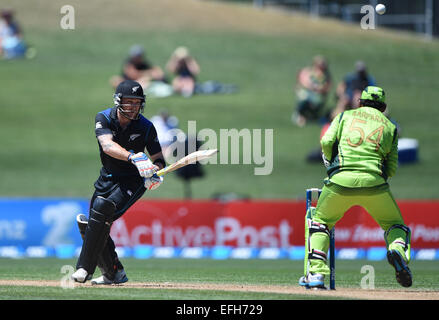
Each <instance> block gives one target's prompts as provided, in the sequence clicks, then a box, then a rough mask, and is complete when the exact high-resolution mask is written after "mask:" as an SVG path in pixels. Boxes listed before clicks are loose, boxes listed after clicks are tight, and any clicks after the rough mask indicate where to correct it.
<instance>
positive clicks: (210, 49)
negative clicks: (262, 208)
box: [0, 0, 439, 199]
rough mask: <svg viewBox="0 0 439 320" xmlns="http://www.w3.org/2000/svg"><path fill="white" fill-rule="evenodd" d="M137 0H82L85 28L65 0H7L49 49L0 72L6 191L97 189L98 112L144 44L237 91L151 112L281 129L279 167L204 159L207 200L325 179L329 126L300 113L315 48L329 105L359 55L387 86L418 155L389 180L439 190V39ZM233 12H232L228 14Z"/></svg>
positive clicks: (166, 188) (179, 187)
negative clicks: (304, 119) (298, 120)
mask: <svg viewBox="0 0 439 320" xmlns="http://www.w3.org/2000/svg"><path fill="white" fill-rule="evenodd" d="M133 3H134V2H133ZM135 3H136V6H137V7H136V9H135V10H130V11H129V12H124V11H123V10H129V8H128V7H127V8H126V6H124V7H123V8H121V7H120V6H117V4H116V2H115V3H114V6H112V5H111V3H109V2H105V4H99V1H94V2H93V5H91V4H88V3H84V2H81V3H79V2H78V1H71V2H70V3H69V4H71V5H73V6H76V8H77V10H76V14H77V18H76V29H75V30H62V29H61V28H60V26H59V20H60V19H61V15H60V13H59V12H60V7H61V6H62V5H64V3H63V2H62V1H47V0H46V1H40V2H38V4H37V3H36V2H35V1H20V2H19V3H17V1H10V0H8V1H6V4H5V6H7V5H9V7H11V8H15V9H16V11H17V18H18V19H19V21H20V22H21V23H22V26H23V29H24V34H25V39H26V40H27V41H28V42H30V43H31V44H32V45H33V46H34V47H35V48H36V49H37V51H38V54H37V56H36V57H35V58H34V59H32V60H25V61H1V63H0V73H1V74H2V75H8V76H7V77H8V79H7V81H3V82H2V85H1V86H0V97H1V101H2V106H3V107H2V116H1V119H0V122H1V125H0V136H1V137H2V148H1V150H0V167H1V168H3V170H2V179H1V181H0V196H39V197H44V196H57V197H58V196H59V197H70V196H72V197H89V196H90V195H91V194H92V191H93V189H92V184H93V182H94V181H95V179H96V178H97V176H98V171H99V168H100V163H99V158H98V149H97V142H96V139H95V137H94V132H93V129H94V128H93V125H94V116H95V114H96V113H97V112H98V111H100V110H102V109H104V108H106V107H108V106H111V105H112V94H113V90H112V88H111V87H110V85H109V83H108V80H109V78H110V76H112V75H114V74H118V73H119V72H120V69H121V63H122V61H123V59H124V58H125V57H126V55H127V52H128V50H129V48H130V46H131V45H132V44H135V43H140V44H142V45H144V46H145V48H146V52H147V56H148V58H149V59H150V60H151V61H152V62H153V63H155V64H158V65H160V66H161V67H164V65H165V63H166V61H167V59H168V58H169V56H170V54H171V52H172V51H173V50H174V49H175V48H176V47H177V46H179V45H182V44H184V45H186V46H188V47H189V48H190V49H191V51H192V53H193V54H194V56H196V58H197V59H198V60H199V63H200V65H201V70H202V71H201V74H200V77H199V81H201V82H202V81H207V80H217V81H220V82H223V83H231V84H235V85H237V86H238V88H239V91H238V92H237V93H235V94H231V95H210V96H194V97H193V98H190V99H184V98H181V97H170V98H165V99H149V100H148V101H147V105H146V108H145V116H147V117H150V116H152V115H154V114H156V113H157V112H158V111H159V110H160V109H161V108H167V109H168V110H169V111H170V112H171V113H172V114H174V115H176V116H177V117H178V118H179V120H180V124H181V128H182V129H183V130H186V127H187V122H188V121H190V120H196V121H197V128H198V129H203V128H211V129H213V130H215V131H216V132H219V130H220V129H231V128H236V129H238V130H240V129H244V128H248V129H273V130H274V141H273V150H274V155H273V171H272V173H271V174H270V175H268V176H255V175H254V173H253V170H254V167H255V165H231V164H228V165H226V164H223V165H210V166H205V167H204V169H205V172H206V177H205V178H204V179H201V180H196V181H194V182H193V184H192V191H193V196H194V197H195V198H210V197H211V196H212V195H213V194H214V193H218V192H236V193H239V194H244V195H248V196H250V197H252V198H287V199H291V198H303V192H304V190H305V188H307V187H310V186H320V185H322V180H323V178H324V177H325V170H324V167H323V165H320V164H309V163H306V161H305V157H306V155H307V154H308V153H309V152H310V151H312V150H313V149H315V148H318V146H319V143H318V140H319V135H320V126H319V125H317V124H315V125H309V126H307V127H305V128H302V129H301V128H298V127H296V126H294V125H293V124H292V123H291V121H290V117H291V114H292V112H293V110H294V108H295V105H296V101H295V99H296V97H295V94H294V92H293V89H292V88H293V86H294V85H295V77H296V73H297V72H298V70H299V69H300V68H301V67H303V66H306V65H309V64H310V63H311V59H312V57H313V56H314V55H316V54H323V55H325V56H326V57H327V58H328V60H329V67H330V71H331V74H332V77H333V80H334V85H333V88H332V93H331V96H330V98H329V103H328V108H332V107H334V106H335V102H334V98H333V95H334V91H335V85H336V84H337V83H338V82H339V81H341V79H342V78H343V76H344V75H345V74H346V73H348V72H351V71H352V70H353V66H354V63H355V61H356V60H358V59H362V60H364V61H366V63H367V64H368V66H369V70H370V72H371V73H372V75H373V76H374V77H375V78H376V79H377V82H378V85H380V86H382V87H383V88H385V90H386V93H387V98H388V100H387V102H388V105H389V107H390V111H391V116H392V118H394V119H395V120H397V121H398V122H399V124H400V125H401V129H402V136H403V137H409V138H416V139H418V140H419V142H420V162H419V163H418V164H415V165H409V166H402V167H400V168H399V170H398V172H397V175H396V177H395V178H393V179H392V181H391V186H392V190H393V192H394V195H395V197H396V198H397V199H401V198H412V199H414V198H415V199H416V198H423V199H429V198H430V199H431V198H437V192H436V190H437V186H438V180H437V176H438V174H439V172H438V166H437V159H439V148H437V134H436V135H435V134H434V133H435V132H436V131H437V130H436V127H437V124H436V122H437V119H439V108H437V101H438V100H439V92H438V90H437V87H436V83H437V73H436V70H438V69H439V50H438V49H439V43H438V41H437V40H435V41H432V42H426V41H424V40H422V39H420V38H417V37H414V36H412V35H407V34H403V33H396V32H394V33H392V32H387V31H385V30H381V29H378V30H371V31H364V30H361V29H360V27H359V26H357V25H345V24H341V23H337V22H334V21H332V20H322V21H312V20H310V19H307V18H304V17H301V16H300V15H298V16H294V17H293V16H288V15H283V14H279V13H276V12H271V11H268V12H263V11H259V10H255V9H253V8H252V7H251V5H249V6H248V7H242V6H245V5H236V4H224V3H222V4H218V3H215V2H212V1H209V2H202V1H198V2H193V3H192V4H191V5H193V6H196V8H192V9H191V8H190V7H189V8H188V9H185V8H183V7H181V8H178V10H180V11H179V14H180V15H179V16H177V15H174V14H176V13H175V11H173V10H167V8H166V4H168V5H169V1H163V2H162V1H160V2H157V1H153V2H152V3H153V6H150V5H148V3H150V2H148V1H135ZM162 3H163V4H162ZM127 6H128V4H127ZM162 6H163V7H162ZM104 7H105V10H102V8H104ZM171 7H172V6H171ZM116 9H117V10H116ZM154 10H156V11H154ZM160 10H162V11H160ZM96 12H99V18H96V17H95V16H94V13H96ZM149 12H152V14H149ZM165 12H166V14H164V13H165ZM124 16H129V17H130V18H129V19H123V17H124ZM199 16H203V17H206V18H205V19H199ZM121 17H122V18H121ZM184 17H187V18H184ZM225 17H231V18H230V19H228V20H225V21H222V20H221V21H218V19H221V18H224V19H225ZM182 19H183V20H184V19H186V20H184V21H183V22H181V21H180V20H182ZM121 20H122V21H121ZM113 22H114V23H113ZM116 22H117V23H116ZM229 161H230V160H229ZM241 163H242V158H241ZM183 194H184V193H183V184H182V183H181V182H180V181H179V180H178V179H177V178H176V176H175V175H173V174H170V175H168V176H166V178H165V183H164V184H163V186H162V187H161V188H160V190H159V191H155V192H151V194H148V195H147V197H151V198H181V197H182V196H183Z"/></svg>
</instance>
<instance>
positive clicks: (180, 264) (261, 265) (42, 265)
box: [0, 258, 439, 300]
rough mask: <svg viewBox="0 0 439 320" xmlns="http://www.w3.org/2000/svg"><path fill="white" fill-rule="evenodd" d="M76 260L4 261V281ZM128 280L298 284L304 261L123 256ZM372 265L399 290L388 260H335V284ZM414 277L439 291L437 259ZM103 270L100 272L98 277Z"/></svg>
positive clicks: (184, 293)
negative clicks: (143, 258) (128, 257)
mask: <svg viewBox="0 0 439 320" xmlns="http://www.w3.org/2000/svg"><path fill="white" fill-rule="evenodd" d="M75 263H76V260H72V259H66V260H64V259H18V260H14V259H4V258H3V259H0V279H2V280H4V279H8V280H11V279H24V280H60V281H61V278H62V277H64V276H65V273H61V268H62V267H63V266H64V265H70V266H74V265H75ZM123 264H124V266H125V269H126V271H127V274H128V277H129V281H130V283H131V282H139V283H148V282H154V283H164V284H165V283H173V282H181V283H196V284H201V283H212V284H214V283H216V284H241V285H245V284H249V285H275V286H279V285H280V286H287V287H290V286H293V287H296V286H298V284H297V281H298V279H299V277H300V276H301V274H302V270H303V269H302V268H303V262H302V261H291V260H233V259H231V260H220V261H219V260H211V259H196V260H193V259H147V260H137V259H123ZM365 265H370V266H372V267H373V268H374V272H375V289H390V290H401V287H400V286H399V285H398V284H397V283H396V280H395V278H394V272H393V269H392V268H391V267H390V266H389V265H388V263H387V262H386V261H366V260H354V261H347V260H340V261H337V265H336V267H337V269H336V272H337V274H336V277H337V278H336V285H337V287H339V288H360V282H361V279H362V277H364V276H365V274H364V273H361V269H362V267H363V266H365ZM410 267H411V270H412V272H413V275H414V282H413V286H412V287H411V288H410V290H411V291H438V290H439V286H438V283H439V275H438V273H437V268H438V267H439V265H438V262H437V261H412V263H411V265H410ZM98 274H99V271H97V272H96V275H98ZM0 296H1V297H2V299H23V300H26V299H43V300H44V299H67V300H76V299H80V300H84V299H85V300H87V299H97V300H100V299H117V300H124V299H129V300H135V299H147V300H155V299H158V300H173V299H178V300H180V299H183V300H186V299H187V300H205V299H208V300H241V299H242V300H247V299H249V300H265V299H275V300H283V299H293V300H294V299H304V298H306V299H310V296H309V295H308V296H304V295H303V296H302V295H293V294H273V293H251V292H228V291H210V290H201V291H200V290H174V289H165V288H163V289H160V290H159V289H151V288H149V289H148V288H143V289H139V288H127V287H120V288H117V290H116V289H115V288H102V287H99V288H96V287H78V288H75V289H74V290H67V289H63V288H61V287H25V286H20V287H19V286H0Z"/></svg>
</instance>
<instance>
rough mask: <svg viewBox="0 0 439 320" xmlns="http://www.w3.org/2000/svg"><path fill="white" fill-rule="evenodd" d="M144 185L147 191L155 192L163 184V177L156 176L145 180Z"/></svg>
mask: <svg viewBox="0 0 439 320" xmlns="http://www.w3.org/2000/svg"><path fill="white" fill-rule="evenodd" d="M144 183H145V188H146V190H154V189H157V188H158V187H160V185H161V184H162V183H163V177H159V176H158V175H156V174H154V175H153V176H152V177H151V178H145V181H144Z"/></svg>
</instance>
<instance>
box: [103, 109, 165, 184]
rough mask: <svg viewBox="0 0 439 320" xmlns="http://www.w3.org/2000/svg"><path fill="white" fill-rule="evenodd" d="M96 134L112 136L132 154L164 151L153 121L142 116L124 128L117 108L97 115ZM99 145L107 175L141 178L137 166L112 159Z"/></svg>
mask: <svg viewBox="0 0 439 320" xmlns="http://www.w3.org/2000/svg"><path fill="white" fill-rule="evenodd" d="M95 133H96V137H98V136H101V135H104V134H111V135H112V136H113V141H114V142H116V143H117V144H119V145H120V146H121V147H122V148H125V149H126V150H128V151H130V152H134V153H138V152H145V149H146V151H147V152H148V154H149V155H154V154H156V153H158V152H161V151H162V148H161V146H160V142H159V140H158V138H157V131H156V129H155V128H154V125H153V124H152V122H151V121H149V120H148V119H146V118H145V117H144V116H142V115H140V117H139V119H138V120H132V121H131V122H130V124H129V125H128V126H127V127H126V128H122V127H121V126H120V123H119V120H118V118H117V108H116V107H113V108H108V109H106V110H104V111H101V112H99V113H98V114H97V115H96V119H95ZM98 145H99V151H100V156H101V162H102V166H103V169H104V171H105V173H106V174H108V175H112V176H115V177H116V176H139V172H138V170H137V168H136V166H134V165H133V164H132V163H131V162H130V161H123V160H118V159H115V158H113V157H110V156H109V155H107V154H106V153H105V152H104V151H103V150H102V146H101V145H100V143H98ZM101 173H102V172H101Z"/></svg>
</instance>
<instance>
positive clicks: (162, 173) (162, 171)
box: [155, 167, 168, 177]
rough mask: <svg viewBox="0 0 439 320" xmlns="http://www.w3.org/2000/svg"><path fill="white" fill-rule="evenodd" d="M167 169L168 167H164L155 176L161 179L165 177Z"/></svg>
mask: <svg viewBox="0 0 439 320" xmlns="http://www.w3.org/2000/svg"><path fill="white" fill-rule="evenodd" d="M167 168H168V167H164V168H163V169H160V170H159V171H157V172H156V173H155V174H156V175H158V176H159V177H160V176H163V175H164V174H165V173H166V169H167Z"/></svg>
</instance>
